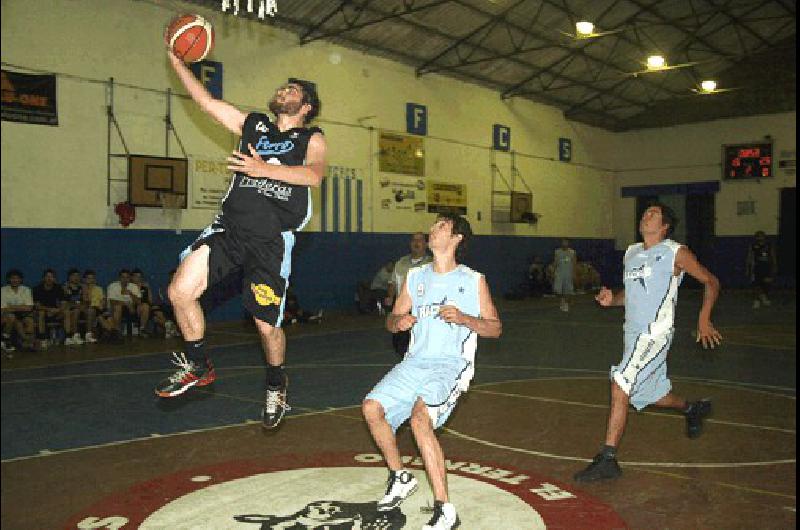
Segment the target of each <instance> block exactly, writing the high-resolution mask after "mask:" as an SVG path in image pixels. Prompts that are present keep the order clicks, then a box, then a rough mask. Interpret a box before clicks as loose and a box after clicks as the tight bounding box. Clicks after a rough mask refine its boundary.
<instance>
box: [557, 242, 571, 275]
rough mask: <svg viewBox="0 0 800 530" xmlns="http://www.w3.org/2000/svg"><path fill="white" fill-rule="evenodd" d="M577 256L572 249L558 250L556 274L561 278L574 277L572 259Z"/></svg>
mask: <svg viewBox="0 0 800 530" xmlns="http://www.w3.org/2000/svg"><path fill="white" fill-rule="evenodd" d="M574 255H575V251H574V250H572V249H568V250H564V249H563V248H557V249H556V252H555V258H554V259H553V261H554V262H555V274H557V275H559V276H570V277H571V276H572V268H573V265H574V264H573V262H572V257H573V256H574Z"/></svg>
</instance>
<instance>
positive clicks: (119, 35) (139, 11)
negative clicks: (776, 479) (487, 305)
mask: <svg viewBox="0 0 800 530" xmlns="http://www.w3.org/2000/svg"><path fill="white" fill-rule="evenodd" d="M180 11H184V12H198V13H200V14H202V15H203V16H206V17H207V18H209V19H210V20H211V21H212V23H213V24H214V27H215V30H216V38H217V44H216V49H215V51H214V52H213V54H212V56H210V57H209V58H210V59H211V60H215V61H219V62H221V63H222V64H223V67H224V83H223V90H224V94H223V97H224V98H225V99H226V100H227V101H229V102H231V103H233V104H235V105H236V106H238V107H239V108H242V109H243V110H255V109H263V108H264V107H265V106H266V101H267V100H268V99H269V97H270V96H271V94H272V90H273V89H274V88H275V87H276V86H278V85H279V84H280V83H282V82H284V81H285V79H286V78H287V77H289V76H296V77H303V78H308V79H312V80H314V81H316V82H317V83H318V86H319V91H320V94H321V96H322V100H323V110H322V116H321V119H320V120H318V122H319V125H320V126H321V127H323V129H324V130H325V132H326V137H327V141H328V146H329V160H328V163H329V164H330V165H331V166H340V167H344V168H349V169H352V170H354V171H353V172H354V173H355V175H356V178H357V179H359V180H360V181H361V189H362V194H361V201H362V202H361V211H362V216H363V218H362V219H361V223H360V225H359V223H356V222H355V221H354V220H353V219H352V217H353V216H354V215H356V213H355V211H356V208H355V206H353V207H352V208H347V207H346V205H345V195H346V193H345V191H344V189H345V186H347V185H352V184H353V181H347V180H345V179H342V178H338V179H334V178H329V179H327V184H326V186H327V187H326V190H325V193H324V194H323V193H322V191H321V190H320V189H315V190H313V196H314V204H315V212H314V216H313V218H312V221H311V223H310V224H309V226H308V227H307V228H306V231H305V232H304V233H303V234H301V235H300V237H299V239H298V247H297V253H296V255H295V275H294V277H293V280H294V281H295V285H296V286H297V289H298V294H299V295H300V296H301V301H304V303H307V305H344V304H347V303H349V301H350V299H351V296H352V289H353V285H354V282H355V281H356V280H358V279H366V278H368V277H369V276H371V275H372V274H373V273H374V272H375V270H377V267H379V266H380V264H381V263H382V262H383V261H384V260H385V259H387V258H392V257H397V256H399V255H401V254H403V253H404V252H405V251H406V248H407V247H406V242H407V235H406V234H408V233H409V232H413V231H416V230H424V229H427V227H428V226H429V225H430V223H431V222H432V220H433V217H434V215H433V214H429V213H426V212H417V211H414V210H413V209H408V210H403V209H398V208H396V207H395V206H396V205H394V204H392V205H390V208H388V209H386V208H385V202H384V201H385V199H386V198H387V186H386V185H385V184H386V182H387V181H389V182H400V183H406V184H409V183H411V184H414V183H416V181H417V180H418V178H417V177H409V176H403V175H397V174H391V173H381V172H380V171H379V168H378V148H377V146H378V131H379V130H381V129H383V130H388V131H396V132H404V131H405V105H406V103H407V102H414V103H418V104H422V105H426V106H427V110H428V135H427V136H426V137H425V140H424V141H425V145H424V147H425V157H426V172H425V177H424V180H426V181H429V180H443V181H448V182H455V183H461V184H465V185H466V187H467V195H468V201H467V207H468V213H467V217H468V219H469V220H470V223H471V224H472V226H473V229H474V231H475V233H476V234H478V237H477V238H476V242H475V245H474V248H473V252H472V253H471V254H470V259H468V263H470V264H473V265H475V266H476V267H478V268H479V269H480V270H483V271H484V272H486V273H487V278H488V279H489V281H490V285H491V286H492V289H493V290H494V292H495V294H501V293H502V292H503V291H505V290H507V289H509V288H511V287H513V286H514V285H515V284H516V283H518V281H519V280H521V274H522V270H524V266H525V263H526V261H527V259H528V258H529V257H530V256H531V255H532V254H534V253H535V254H540V255H543V256H545V257H546V258H547V257H549V256H550V255H551V253H552V249H553V248H554V247H555V245H556V244H557V240H558V238H560V237H562V236H567V237H570V238H571V239H572V240H573V246H574V247H575V248H576V249H577V250H578V251H579V254H581V255H582V257H587V258H589V259H591V260H592V261H593V262H595V264H596V266H597V267H598V268H599V269H600V270H601V273H602V274H603V276H604V280H605V281H606V282H607V283H616V282H615V279H616V278H617V276H618V274H617V271H618V269H619V263H618V259H619V255H618V253H615V252H614V246H615V239H616V246H617V247H618V248H624V245H625V244H626V243H627V242H628V241H630V240H631V239H632V234H631V233H630V231H628V228H629V227H630V226H631V225H632V223H631V222H630V221H628V220H624V219H627V218H630V217H631V216H632V215H633V214H632V213H630V212H629V211H628V210H629V209H630V208H631V206H630V204H629V202H630V200H629V199H620V198H619V190H620V188H621V187H622V186H627V185H637V184H639V183H645V184H646V183H648V182H677V181H678V180H679V179H690V180H694V179H700V180H710V179H715V178H717V177H716V176H713V175H712V173H714V175H718V173H719V172H718V168H717V170H714V169H713V168H712V167H711V165H712V164H714V163H716V164H718V163H719V149H720V148H719V144H720V143H721V141H722V139H723V138H729V137H730V138H731V140H730V141H731V142H733V141H739V140H752V139H758V138H760V137H761V136H762V135H763V134H772V135H773V137H775V138H776V141H779V138H780V137H781V136H786V135H787V134H788V132H786V131H783V130H782V131H781V132H780V133H779V132H777V131H779V130H781V129H780V127H772V128H770V127H766V126H762V122H765V123H767V124H768V125H769V124H771V123H772V122H777V123H780V124H782V125H781V127H783V128H784V129H788V128H789V127H788V121H789V120H790V118H791V120H792V123H793V119H794V114H792V115H791V117H788V116H782V115H781V116H774V117H773V116H767V117H759V118H753V119H749V120H744V121H743V122H742V124H741V125H737V126H736V127H734V128H733V130H727V128H729V127H730V126H729V125H725V124H721V125H716V124H712V125H711V126H712V127H713V128H714V130H717V129H718V131H719V132H718V133H713V134H711V135H707V134H706V133H705V132H704V127H705V125H704V124H703V125H699V126H691V127H688V128H685V127H680V128H675V130H665V131H664V132H663V135H662V131H661V130H653V131H641V132H636V133H630V134H613V133H610V132H607V131H604V130H601V129H596V128H592V127H588V126H584V125H582V124H576V123H572V122H569V121H567V120H565V119H564V117H563V115H562V113H561V112H560V111H559V110H558V109H554V108H551V107H548V106H545V105H541V104H536V103H533V102H530V101H527V100H521V99H518V98H517V99H511V100H508V101H502V100H501V99H500V98H499V96H498V93H497V92H495V91H491V90H487V89H483V88H480V87H476V86H473V85H468V84H466V83H461V82H459V81H455V80H453V79H449V78H445V77H442V76H438V75H435V74H433V75H426V76H423V77H421V78H417V77H416V76H415V75H414V70H413V68H411V67H408V66H404V65H401V64H398V63H394V62H391V61H388V60H382V59H379V58H375V57H370V56H368V55H365V54H362V53H359V52H357V51H353V50H349V49H346V48H342V47H338V46H335V45H332V44H328V43H324V42H314V43H311V44H308V45H305V46H299V45H297V44H296V43H297V37H296V36H295V35H293V34H291V33H288V32H285V31H282V30H279V29H275V28H274V27H272V26H270V25H269V24H261V23H258V22H254V21H250V20H246V19H244V18H242V17H238V18H237V17H233V16H232V15H223V14H222V13H221V12H219V11H212V10H205V9H202V8H199V7H198V6H196V5H193V4H182V3H180V2H158V1H155V0H153V1H131V0H104V1H103V2H96V1H93V0H55V1H52V0H51V1H45V0H24V1H23V0H3V17H2V21H1V22H0V23H1V24H2V32H1V33H0V42H2V49H3V58H2V59H3V62H4V68H9V69H12V70H15V69H17V68H14V66H17V67H23V68H19V70H20V71H30V70H34V71H42V72H55V73H57V74H59V75H58V77H57V86H58V112H59V126H58V127H46V126H38V125H27V124H19V123H11V122H7V121H3V122H2V126H1V127H2V129H1V130H0V132H1V133H2V155H3V156H2V160H1V162H0V174H1V175H2V179H1V182H2V199H1V200H2V213H0V221H1V222H2V227H3V228H2V261H3V264H2V269H3V270H4V271H5V270H7V269H8V268H10V267H12V266H15V267H21V268H22V269H23V270H24V271H25V272H26V274H27V276H28V278H27V280H28V281H27V283H29V284H33V283H35V282H36V279H37V278H38V277H39V274H40V273H41V270H42V268H43V267H45V266H54V267H56V268H58V269H59V270H65V269H66V268H67V267H70V266H78V267H87V266H89V267H94V268H97V269H98V270H99V272H100V275H101V277H100V280H101V282H103V283H105V282H107V281H111V280H112V279H113V276H114V274H115V272H116V270H117V269H118V268H120V267H122V266H140V267H142V268H144V269H145V270H146V271H148V273H150V274H151V280H152V281H153V282H154V283H155V284H161V283H163V282H164V281H166V272H167V271H168V270H169V269H170V268H172V267H173V266H174V265H175V256H176V253H177V251H178V250H180V249H181V248H183V247H184V246H185V245H186V244H187V243H188V242H189V241H191V240H192V239H193V238H194V237H195V236H196V235H197V233H198V232H199V230H200V229H201V228H202V227H203V226H205V225H206V224H208V222H209V221H210V220H211V218H212V216H213V214H214V210H210V209H191V208H190V209H187V210H185V211H183V212H182V214H181V216H180V219H179V220H175V219H174V218H173V217H171V216H170V215H169V214H167V213H165V212H162V211H161V210H160V209H154V208H137V212H136V215H137V218H136V222H135V223H134V224H133V225H132V226H131V227H129V228H127V229H122V228H120V227H119V224H118V218H117V216H116V215H115V214H114V213H113V204H115V203H116V202H119V201H122V200H125V198H126V193H127V191H126V190H127V184H126V182H125V181H124V179H125V175H126V164H125V162H124V159H123V158H112V159H111V162H110V168H109V166H107V164H109V159H108V157H107V152H108V149H107V142H108V138H109V136H108V124H107V117H106V106H107V105H108V104H109V103H110V101H111V92H110V90H109V88H108V84H107V83H106V81H107V80H108V79H109V78H111V77H113V78H114V80H115V84H114V90H113V104H114V112H115V115H116V117H117V120H118V122H119V125H120V128H121V131H122V135H123V137H124V140H125V142H126V144H127V147H128V149H129V151H130V152H131V153H135V154H148V155H156V156H167V155H168V156H182V152H181V151H180V149H179V148H178V145H177V142H176V139H175V137H174V136H170V137H169V149H168V150H167V146H166V143H167V140H166V138H165V137H166V131H165V125H164V115H165V112H166V109H167V102H168V98H167V96H166V94H165V91H166V90H167V89H168V88H170V89H171V90H172V95H171V97H170V98H169V102H170V105H171V112H172V122H173V123H174V126H175V129H176V131H177V134H178V137H179V138H180V140H181V142H182V143H183V145H184V146H185V148H186V151H187V153H188V155H189V156H190V157H199V158H203V159H210V160H218V161H221V160H223V159H224V158H225V157H226V156H227V154H228V153H229V152H230V150H231V149H232V148H233V147H234V146H235V143H236V138H235V137H234V136H233V135H232V134H230V133H228V132H227V131H226V130H225V129H223V128H222V127H220V126H219V125H217V124H216V123H214V122H213V121H212V120H211V119H210V118H209V117H208V116H206V115H205V114H203V113H202V112H200V111H199V110H198V109H197V107H196V105H194V104H193V103H192V102H191V101H190V100H188V99H187V98H186V97H185V96H183V94H184V90H183V87H182V86H181V85H180V83H179V82H178V81H177V80H176V79H175V76H174V74H173V73H172V70H171V68H170V67H169V65H168V63H167V60H166V57H165V53H164V50H163V44H162V32H163V28H164V26H165V24H166V22H167V21H168V20H169V19H170V18H171V17H172V16H174V15H175V14H177V13H178V12H180ZM732 121H734V122H736V123H739V121H738V120H732ZM495 123H498V124H502V125H505V126H508V127H510V128H511V146H512V149H514V151H515V155H514V156H513V157H512V156H511V155H510V154H508V153H500V152H497V151H493V150H492V149H490V145H491V139H492V136H491V135H492V126H493V124H495ZM692 127H694V128H692ZM762 129H770V130H763V132H762ZM751 130H752V131H753V132H751ZM686 131H691V135H694V136H696V141H689V140H687V136H686V135H687V132H686ZM723 133H726V134H727V135H726V134H723ZM791 133H792V141H791V144H792V146H794V129H793V128H792V130H791ZM715 135H717V136H719V138H716V137H715ZM560 137H567V138H570V139H571V140H572V162H570V163H563V162H558V161H557V158H558V153H557V147H558V139H559V138H560ZM110 138H111V146H110V151H111V152H112V153H122V152H123V147H122V143H121V140H120V138H119V136H118V135H117V134H116V132H114V131H112V134H111V135H110ZM706 144H707V145H708V149H705V148H701V147H700V146H701V145H706ZM687 145H688V149H689V150H690V157H689V159H690V160H692V161H693V162H692V164H694V163H695V162H694V161H695V160H696V161H697V162H696V163H697V164H700V165H703V164H705V165H706V166H707V167H705V169H702V168H700V169H698V168H686V170H676V169H673V168H672V166H674V165H677V164H683V165H687V164H686V162H685V160H686V158H676V159H675V160H673V158H672V157H673V156H675V155H673V154H671V153H670V152H674V151H675V150H676V149H679V148H680V149H686V148H687V147H686V146H687ZM780 148H781V147H778V149H780ZM792 148H793V147H792ZM662 149H663V151H662ZM709 150H710V151H709ZM706 151H708V153H710V154H708V153H707V152H706ZM492 164H494V165H495V166H496V168H497V171H496V174H497V173H499V174H501V175H502V176H503V178H505V179H506V180H510V178H511V175H512V174H514V171H513V170H512V169H513V168H515V169H516V172H517V174H518V175H519V177H518V178H517V179H516V183H515V185H514V188H515V189H516V190H517V191H524V189H525V184H527V186H529V187H530V188H531V189H532V190H533V209H534V211H535V212H536V213H538V214H540V215H541V217H540V220H539V222H538V223H536V224H534V225H528V224H511V223H496V222H492V213H491V210H492V202H493V196H494V198H495V202H500V203H502V201H503V196H501V195H497V194H494V195H493V193H492V192H493V190H494V191H505V190H507V188H504V186H503V185H502V184H500V183H499V180H498V179H497V178H494V179H493V177H492V169H491V167H492ZM642 168H645V169H642ZM649 168H656V169H657V171H653V170H651V169H649ZM658 168H660V169H658ZM109 176H110V178H111V186H110V201H109V200H108V199H107V184H108V182H109ZM522 181H524V184H523V182H522ZM190 185H191V184H190ZM737 186H739V188H738V189H744V188H745V187H747V186H750V185H748V184H742V183H737ZM334 187H336V188H337V189H338V190H339V191H340V193H338V203H337V204H333V202H332V201H333V196H334V194H333V188H334ZM388 188H391V185H389V186H388ZM351 190H352V188H351ZM733 193H734V195H731V197H734V196H735V194H736V192H735V191H734V192H733ZM323 197H324V199H325V207H324V211H323V206H322V204H321V199H323ZM191 198H192V197H191V192H190V201H191ZM351 199H352V200H356V196H352V197H351ZM506 200H507V199H506ZM730 200H733V199H730ZM109 203H110V205H109ZM733 204H734V205H735V201H734V202H733ZM501 206H502V205H501ZM626 209H627V210H626ZM323 213H324V216H323V215H322V214H323ZM348 213H349V215H350V218H351V221H353V222H351V223H350V224H349V232H348V231H347V230H348V228H347V227H348V223H346V219H345V218H344V217H345V216H346V215H347V214H348ZM759 215H760V214H759ZM765 219H767V217H765ZM726 223H727V221H726ZM359 226H360V230H361V231H360V232H359ZM720 226H724V228H723V233H726V234H728V233H742V234H743V233H748V234H749V233H751V232H752V230H749V229H748V230H744V227H738V226H733V225H728V224H724V225H720ZM175 228H178V230H177V231H176V230H175ZM739 230H741V231H740V232H739ZM767 231H768V232H770V230H767ZM178 232H179V233H178ZM772 232H774V230H773V231H772ZM104 274H105V275H106V277H104V276H103V275H104ZM230 311H234V312H235V311H238V310H236V309H231V310H230Z"/></svg>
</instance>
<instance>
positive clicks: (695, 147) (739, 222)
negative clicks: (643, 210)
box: [611, 112, 797, 245]
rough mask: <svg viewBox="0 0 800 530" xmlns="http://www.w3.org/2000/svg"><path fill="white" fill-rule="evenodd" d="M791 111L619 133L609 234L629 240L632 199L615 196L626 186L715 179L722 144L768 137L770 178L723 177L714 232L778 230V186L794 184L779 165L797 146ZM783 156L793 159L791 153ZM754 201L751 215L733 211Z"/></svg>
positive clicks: (793, 177) (719, 173)
mask: <svg viewBox="0 0 800 530" xmlns="http://www.w3.org/2000/svg"><path fill="white" fill-rule="evenodd" d="M796 123H797V114H796V113H795V112H788V113H781V114H770V115H764V116H751V117H745V118H735V119H725V120H716V121H712V122H705V123H698V124H691V125H681V126H676V127H669V128H664V129H646V130H642V131H633V132H626V133H620V134H618V135H617V137H616V141H617V142H618V149H617V150H616V158H615V160H613V161H612V162H611V163H612V164H613V165H614V167H615V168H616V169H617V171H616V176H615V192H614V195H615V200H614V237H615V238H616V240H617V243H618V245H624V244H626V242H630V241H633V240H634V235H635V234H634V233H633V230H634V226H635V225H634V216H635V208H636V200H635V199H634V198H625V199H623V198H620V189H621V188H622V187H625V186H644V185H653V184H677V183H687V182H701V181H711V180H720V179H721V178H722V146H723V145H725V144H737V143H746V142H753V141H763V140H764V137H765V136H771V137H772V140H773V143H774V144H773V155H774V156H773V157H774V161H773V169H774V173H775V177H773V178H771V179H761V180H758V181H755V180H753V181H746V182H742V181H740V182H730V181H724V180H723V181H722V182H721V185H720V191H719V193H717V194H716V201H715V209H716V235H718V236H735V235H750V234H752V233H753V232H755V231H756V230H763V231H764V232H766V233H767V234H776V233H777V231H778V213H779V196H780V188H789V187H796V185H797V181H796V175H795V174H794V171H787V170H782V169H779V168H778V161H779V159H780V158H781V153H782V152H784V151H796V149H797V147H796V145H797V133H796V131H797V129H796ZM787 158H790V159H795V158H796V156H795V155H791V156H789V157H787ZM749 200H754V201H755V202H756V214H755V215H748V216H738V215H737V213H736V203H737V202H738V201H749Z"/></svg>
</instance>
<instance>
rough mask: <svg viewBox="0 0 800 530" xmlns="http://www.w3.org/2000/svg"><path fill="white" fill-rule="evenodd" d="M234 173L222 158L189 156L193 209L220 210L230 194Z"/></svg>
mask: <svg viewBox="0 0 800 530" xmlns="http://www.w3.org/2000/svg"><path fill="white" fill-rule="evenodd" d="M232 176H233V172H231V171H230V170H229V169H228V164H227V163H226V162H225V160H224V159H220V158H203V157H199V156H195V155H189V183H190V185H191V187H192V196H191V200H192V202H191V207H192V208H195V209H199V210H218V209H219V207H220V204H221V203H222V198H223V197H224V196H225V194H226V193H227V192H228V187H229V186H230V183H231V177H232Z"/></svg>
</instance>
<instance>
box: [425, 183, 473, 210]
mask: <svg viewBox="0 0 800 530" xmlns="http://www.w3.org/2000/svg"><path fill="white" fill-rule="evenodd" d="M428 212H430V213H445V212H452V213H457V214H459V215H466V214H467V185H466V184H453V183H451V182H435V181H433V182H429V183H428Z"/></svg>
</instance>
